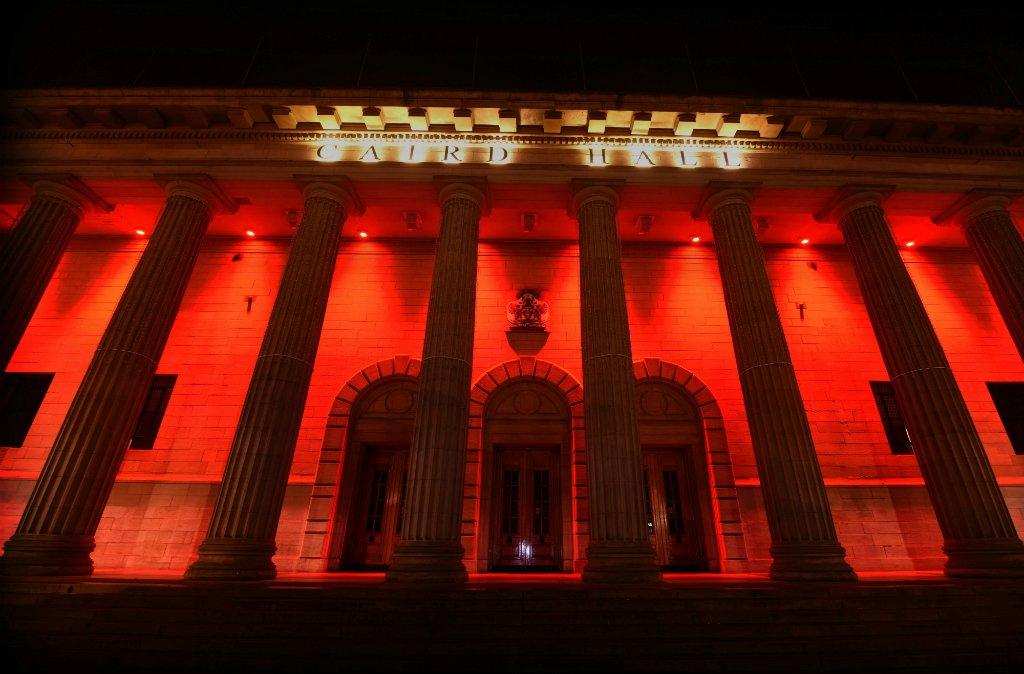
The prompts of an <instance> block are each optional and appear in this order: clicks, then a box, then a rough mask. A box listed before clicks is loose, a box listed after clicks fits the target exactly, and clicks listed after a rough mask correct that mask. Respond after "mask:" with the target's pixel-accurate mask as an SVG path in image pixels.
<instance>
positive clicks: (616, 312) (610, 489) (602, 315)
mask: <svg viewBox="0 0 1024 674" xmlns="http://www.w3.org/2000/svg"><path fill="white" fill-rule="evenodd" d="M617 207H618V197H617V195H616V193H615V192H614V191H613V190H611V189H610V188H608V187H603V186H590V187H584V188H583V189H581V190H579V191H577V192H576V194H575V196H574V200H573V210H574V211H575V214H576V218H577V220H578V222H579V241H580V307H581V338H582V351H583V390H584V392H585V400H584V405H583V410H584V411H583V423H584V433H585V437H586V451H587V476H588V478H589V483H588V494H589V505H590V545H589V547H588V549H587V568H586V570H585V571H584V574H583V578H584V580H586V581H588V582H656V581H658V580H660V578H661V573H660V571H659V570H658V569H657V567H656V565H655V562H654V550H653V548H652V546H651V542H650V536H649V534H648V533H647V523H646V519H645V515H644V512H645V508H644V493H643V473H642V468H641V456H640V431H639V425H638V423H637V400H636V377H635V375H634V373H633V355H632V350H631V348H630V341H629V319H628V316H627V314H626V290H625V285H624V282H623V278H622V259H621V252H620V250H619V237H618V232H617V231H616V222H615V216H616V210H617Z"/></svg>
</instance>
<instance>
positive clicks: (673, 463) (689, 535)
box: [634, 359, 746, 571]
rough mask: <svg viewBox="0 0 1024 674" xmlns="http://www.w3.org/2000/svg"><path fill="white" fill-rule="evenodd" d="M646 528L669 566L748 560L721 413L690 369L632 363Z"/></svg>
mask: <svg viewBox="0 0 1024 674" xmlns="http://www.w3.org/2000/svg"><path fill="white" fill-rule="evenodd" d="M634 366H635V371H636V376H637V406H638V422H639V427H640V428H639V430H640V446H641V453H642V458H643V478H644V496H645V506H646V514H647V523H648V533H649V534H650V536H651V543H652V544H653V546H654V550H655V555H656V557H657V560H658V562H659V564H660V565H661V566H662V568H664V569H665V570H668V571H719V570H722V569H723V568H724V567H725V566H726V565H727V564H726V563H727V562H728V563H729V565H730V566H736V565H737V564H738V563H742V562H745V561H746V553H745V546H744V545H743V534H742V523H741V522H740V518H739V508H738V504H737V499H736V486H735V483H734V481H733V476H732V466H731V463H730V461H729V454H728V450H727V448H726V445H725V432H724V428H723V425H722V418H721V411H720V410H719V407H718V404H717V403H716V402H715V399H714V397H713V396H712V395H711V393H710V391H709V390H708V389H707V387H706V386H705V385H704V384H703V383H702V382H701V381H700V380H699V379H697V378H696V377H695V376H694V375H693V374H692V373H690V372H689V371H687V370H685V369H683V368H681V367H678V366H676V365H673V364H671V363H666V362H663V361H660V360H657V359H647V360H644V361H639V362H637V363H635V364H634Z"/></svg>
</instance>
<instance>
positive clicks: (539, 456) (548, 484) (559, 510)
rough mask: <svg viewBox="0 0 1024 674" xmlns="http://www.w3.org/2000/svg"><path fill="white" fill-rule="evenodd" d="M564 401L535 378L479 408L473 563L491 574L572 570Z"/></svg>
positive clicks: (507, 386)
mask: <svg viewBox="0 0 1024 674" xmlns="http://www.w3.org/2000/svg"><path fill="white" fill-rule="evenodd" d="M569 419H570V411H569V404H568V402H567V401H566V399H565V396H564V395H563V394H562V392H561V391H560V390H559V389H558V388H557V387H555V386H553V385H552V384H550V383H548V382H547V381H545V380H543V379H540V378H537V377H520V378H517V379H513V380H510V381H508V382H506V383H504V384H502V385H500V386H499V387H498V388H497V389H495V390H494V391H493V393H491V395H490V396H489V397H488V399H487V404H486V406H485V408H484V418H483V424H484V426H483V437H484V444H483V455H482V461H481V489H480V518H479V537H478V541H479V543H478V545H479V546H480V548H481V549H480V550H479V552H478V558H479V559H481V560H482V561H484V562H485V565H486V566H485V568H486V569H487V570H490V571H562V570H571V568H572V551H573V545H572V543H573V541H572V534H573V526H572V522H573V513H572V483H573V474H572V465H571V446H572V438H571V435H570V425H569Z"/></svg>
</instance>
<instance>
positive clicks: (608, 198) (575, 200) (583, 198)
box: [566, 179, 625, 218]
mask: <svg viewBox="0 0 1024 674" xmlns="http://www.w3.org/2000/svg"><path fill="white" fill-rule="evenodd" d="M624 183H625V181H624V180H581V179H576V180H573V181H572V182H571V183H570V184H569V188H570V189H571V190H572V196H571V197H570V199H569V206H568V208H567V209H566V210H567V211H568V213H569V217H571V218H575V217H576V214H577V213H578V212H579V210H580V208H582V207H583V206H584V205H585V204H588V203H590V202H592V201H603V202H605V203H609V204H611V206H612V208H615V209H618V207H619V189H620V188H621V187H622V185H623V184H624Z"/></svg>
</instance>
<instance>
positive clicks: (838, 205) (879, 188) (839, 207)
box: [814, 185, 896, 223]
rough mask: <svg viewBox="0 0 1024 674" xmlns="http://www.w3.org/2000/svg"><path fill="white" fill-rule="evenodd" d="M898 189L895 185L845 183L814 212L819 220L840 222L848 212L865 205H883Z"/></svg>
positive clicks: (815, 217)
mask: <svg viewBox="0 0 1024 674" xmlns="http://www.w3.org/2000/svg"><path fill="white" fill-rule="evenodd" d="M895 191H896V187H895V186H894V185H844V186H842V187H840V188H839V189H838V190H836V191H835V193H834V194H833V195H832V196H831V197H830V198H829V200H828V201H827V202H826V203H825V205H824V206H823V207H822V208H821V210H819V211H818V212H817V213H815V214H814V219H815V220H817V221H818V222H835V223H838V222H839V221H841V220H842V219H843V218H844V217H846V214H847V213H850V212H851V211H855V210H857V209H858V208H864V207H865V206H878V207H879V208H881V207H882V204H883V203H885V200H886V199H888V198H889V197H890V196H892V193H893V192H895Z"/></svg>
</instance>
